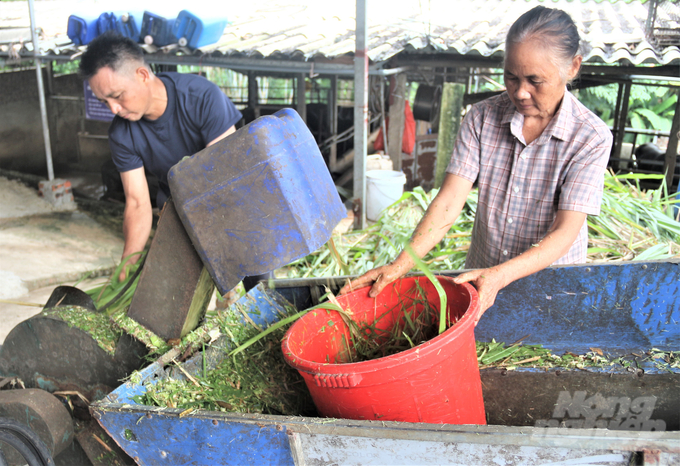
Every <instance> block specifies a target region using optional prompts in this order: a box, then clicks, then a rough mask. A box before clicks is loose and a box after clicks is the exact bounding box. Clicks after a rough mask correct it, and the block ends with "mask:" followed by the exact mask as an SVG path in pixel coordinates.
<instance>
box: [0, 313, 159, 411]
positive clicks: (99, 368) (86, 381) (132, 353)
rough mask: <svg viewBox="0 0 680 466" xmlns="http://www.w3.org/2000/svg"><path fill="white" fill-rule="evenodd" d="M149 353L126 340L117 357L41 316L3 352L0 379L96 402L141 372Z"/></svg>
mask: <svg viewBox="0 0 680 466" xmlns="http://www.w3.org/2000/svg"><path fill="white" fill-rule="evenodd" d="M146 353H147V350H146V348H145V347H144V345H143V344H142V343H139V342H138V341H136V340H134V339H133V338H132V337H130V336H128V335H126V334H123V335H122V336H121V337H120V339H119V340H118V344H117V346H116V352H115V354H114V355H111V354H110V353H108V352H106V351H105V350H104V349H102V348H101V347H100V346H99V345H98V344H97V342H96V341H95V340H94V339H93V338H92V336H91V335H90V334H89V333H87V332H85V331H83V330H81V329H79V328H76V327H70V326H69V325H68V324H67V323H66V322H64V321H62V320H59V319H57V318H55V317H50V316H47V315H45V314H43V313H41V314H38V315H36V316H33V317H31V318H30V319H27V320H25V321H23V322H22V323H20V324H19V325H17V326H16V327H14V328H13V329H12V331H11V332H10V333H9V334H8V335H7V338H6V339H5V341H4V343H3V345H2V348H1V349H0V374H2V375H5V376H10V375H14V376H18V377H19V378H21V380H22V381H23V382H24V384H25V385H26V386H27V387H31V388H42V389H44V390H47V391H50V392H54V391H57V390H77V391H79V392H80V393H82V394H83V395H85V396H86V397H87V398H88V399H90V400H92V399H98V398H101V396H103V395H105V394H106V393H108V392H110V391H111V390H113V389H114V388H115V387H117V386H118V385H119V384H120V380H121V379H123V378H124V377H126V376H127V375H129V374H130V373H131V372H132V371H133V370H136V369H138V368H139V367H140V366H141V365H142V363H143V358H144V356H145V355H146Z"/></svg>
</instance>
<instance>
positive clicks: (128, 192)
mask: <svg viewBox="0 0 680 466" xmlns="http://www.w3.org/2000/svg"><path fill="white" fill-rule="evenodd" d="M120 179H121V181H122V182H123V190H124V191H125V212H124V213H123V236H124V237H125V247H124V248H123V255H122V258H121V262H123V263H124V264H129V265H132V264H134V263H136V262H137V261H138V260H139V257H140V255H139V254H135V253H139V252H141V251H143V250H144V248H145V247H146V242H147V241H148V239H149V234H150V233H151V222H152V217H153V212H152V209H151V199H150V197H149V186H148V185H147V183H146V176H145V175H144V168H143V167H141V168H137V169H134V170H130V171H127V172H123V173H121V174H120ZM126 267H127V268H129V266H126ZM126 267H123V271H122V272H121V273H120V275H119V276H118V278H119V280H121V281H123V280H125V277H126V275H127V273H126V270H125V269H126Z"/></svg>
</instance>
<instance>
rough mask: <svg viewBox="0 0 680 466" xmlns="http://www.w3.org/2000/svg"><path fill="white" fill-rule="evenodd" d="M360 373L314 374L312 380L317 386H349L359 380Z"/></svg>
mask: <svg viewBox="0 0 680 466" xmlns="http://www.w3.org/2000/svg"><path fill="white" fill-rule="evenodd" d="M361 379H363V376H362V375H361V374H315V375H314V382H315V383H316V384H317V385H318V386H319V387H332V388H351V387H356V386H357V385H359V382H361Z"/></svg>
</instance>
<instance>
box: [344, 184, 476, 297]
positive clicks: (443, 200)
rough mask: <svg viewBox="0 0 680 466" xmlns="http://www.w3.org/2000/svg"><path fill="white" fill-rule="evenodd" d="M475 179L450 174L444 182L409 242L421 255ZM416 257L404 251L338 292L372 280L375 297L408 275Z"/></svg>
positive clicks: (443, 230) (462, 201)
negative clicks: (386, 287)
mask: <svg viewBox="0 0 680 466" xmlns="http://www.w3.org/2000/svg"><path fill="white" fill-rule="evenodd" d="M470 189H472V182H471V181H468V180H466V179H465V178H462V177H460V176H456V175H451V174H447V175H446V178H444V183H443V185H442V187H441V189H440V190H439V193H437V196H435V198H434V200H433V201H432V203H431V204H430V206H429V207H428V208H427V211H426V212H425V215H424V216H423V218H422V219H421V220H420V223H418V226H417V227H416V229H415V230H414V232H413V235H412V236H411V240H410V241H409V245H410V246H411V248H412V249H413V251H414V252H415V254H416V255H417V256H418V257H423V256H424V255H425V254H427V253H428V252H429V251H430V249H432V248H433V247H435V245H437V243H439V242H440V241H441V240H442V238H443V237H444V235H446V232H448V231H449V229H450V228H451V225H453V222H455V221H456V219H457V218H458V215H460V212H461V211H462V210H463V206H465V201H466V200H467V195H468V193H469V192H470ZM413 265H414V263H413V259H411V256H410V255H409V253H408V252H407V251H402V252H401V253H400V254H399V256H397V258H396V259H395V260H394V261H392V263H390V264H388V265H384V266H382V267H377V268H375V269H373V270H369V271H368V272H366V273H365V274H364V275H362V276H361V277H359V278H357V279H356V280H354V281H352V282H351V283H348V284H347V285H345V286H344V287H343V288H342V290H340V293H339V294H343V293H347V292H349V291H351V290H352V289H355V288H361V287H363V286H367V285H370V284H371V283H373V287H372V288H371V290H370V292H369V296H371V297H376V296H378V294H379V293H380V292H381V291H382V289H383V288H385V286H386V285H387V284H389V283H390V282H392V281H394V280H396V279H397V278H400V277H402V276H403V275H405V274H406V273H407V272H408V271H409V270H411V269H412V268H413Z"/></svg>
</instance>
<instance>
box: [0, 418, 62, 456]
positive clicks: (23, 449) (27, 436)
mask: <svg viewBox="0 0 680 466" xmlns="http://www.w3.org/2000/svg"><path fill="white" fill-rule="evenodd" d="M0 443H5V444H7V445H10V446H12V447H14V449H15V450H16V451H17V452H18V453H19V454H20V455H21V456H22V457H23V458H24V460H26V463H27V464H28V466H54V460H53V459H52V455H51V454H50V451H49V449H48V448H47V447H46V446H45V444H44V443H43V441H42V440H40V437H38V434H36V433H35V432H33V431H32V430H31V429H30V428H28V427H26V426H25V425H23V424H21V423H19V422H17V421H15V420H14V419H8V418H0ZM6 465H7V461H6V459H5V455H4V454H2V451H0V466H6Z"/></svg>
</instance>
